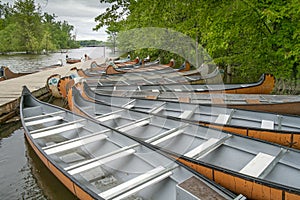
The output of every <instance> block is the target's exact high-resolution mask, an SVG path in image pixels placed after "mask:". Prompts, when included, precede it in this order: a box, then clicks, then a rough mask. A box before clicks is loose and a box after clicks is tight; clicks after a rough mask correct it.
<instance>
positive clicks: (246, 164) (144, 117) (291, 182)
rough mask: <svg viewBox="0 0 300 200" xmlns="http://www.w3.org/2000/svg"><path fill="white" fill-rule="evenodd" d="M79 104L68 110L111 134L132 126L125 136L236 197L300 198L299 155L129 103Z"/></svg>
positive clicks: (267, 143) (282, 199)
mask: <svg viewBox="0 0 300 200" xmlns="http://www.w3.org/2000/svg"><path fill="white" fill-rule="evenodd" d="M72 91H73V89H72ZM74 91H76V90H74ZM69 94H71V93H70V92H69ZM81 100H82V101H81ZM81 100H79V101H77V100H76V99H73V101H72V102H73V103H72V104H73V105H69V106H70V107H71V108H72V109H73V111H74V112H78V113H81V114H84V115H87V116H91V117H93V118H94V119H97V120H98V121H99V123H101V124H104V125H106V126H108V127H111V128H113V127H119V126H127V125H129V124H134V126H135V128H134V129H132V130H126V129H125V130H124V129H122V130H121V131H122V132H123V133H124V134H127V135H130V136H133V137H135V138H138V139H139V140H141V141H145V143H147V144H149V145H151V146H152V147H153V148H155V149H156V150H162V151H164V152H166V153H167V155H171V156H172V157H173V158H176V159H179V161H180V162H182V163H184V164H185V165H187V166H189V167H191V168H192V169H194V170H196V171H198V172H199V173H201V174H203V175H204V176H206V177H207V178H209V179H211V180H213V181H215V182H217V183H219V184H221V185H222V186H223V187H226V188H227V189H229V190H231V191H233V192H234V193H237V194H239V193H241V194H243V195H244V196H246V197H247V198H249V199H263V200H264V199H268V200H271V199H272V200H273V199H281V200H284V199H285V200H286V199H299V198H300V182H299V181H298V180H300V151H299V150H295V149H291V148H286V147H284V146H280V145H276V144H273V143H269V142H266V141H262V140H258V139H254V138H249V137H246V136H241V135H237V134H234V133H230V132H226V131H221V130H217V129H215V128H209V127H205V126H200V125H196V124H194V123H189V122H187V121H185V120H178V119H174V118H170V117H163V116H158V115H154V114H152V113H150V114H149V113H143V112H137V111H132V110H129V109H126V108H129V107H131V105H132V104H131V103H128V104H127V105H124V106H123V108H118V107H114V106H112V105H107V107H106V109H104V107H101V110H98V109H97V107H96V106H95V105H94V106H92V107H86V104H85V103H82V102H84V99H81ZM77 108H78V109H77ZM79 109H80V110H79ZM153 110H155V107H154V108H153ZM95 115H96V116H95ZM184 115H187V114H184ZM153 137H157V138H160V139H159V140H158V141H156V142H152V143H149V142H148V139H149V138H153Z"/></svg>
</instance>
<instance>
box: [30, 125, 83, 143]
mask: <svg viewBox="0 0 300 200" xmlns="http://www.w3.org/2000/svg"><path fill="white" fill-rule="evenodd" d="M83 126H84V125H82V124H79V123H77V124H70V125H66V126H63V127H59V128H54V129H51V130H46V131H41V132H38V133H32V134H31V136H32V138H33V139H38V138H43V137H47V136H51V135H56V134H59V133H63V132H66V131H70V130H75V129H78V128H82V127H83Z"/></svg>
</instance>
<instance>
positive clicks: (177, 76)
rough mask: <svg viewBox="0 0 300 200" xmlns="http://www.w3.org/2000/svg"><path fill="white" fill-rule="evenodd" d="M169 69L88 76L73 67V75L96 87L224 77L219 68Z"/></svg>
mask: <svg viewBox="0 0 300 200" xmlns="http://www.w3.org/2000/svg"><path fill="white" fill-rule="evenodd" d="M172 70H173V69H171V71H169V72H168V73H156V72H151V71H149V72H144V73H127V74H124V75H122V76H114V75H104V74H97V75H95V76H87V75H86V73H85V72H84V71H83V70H82V69H75V68H72V69H71V76H72V77H82V78H86V81H87V82H88V84H89V86H90V87H94V88H96V87H97V86H98V84H100V85H101V86H115V85H125V84H126V85H157V84H164V85H167V84H174V83H182V84H200V83H202V84H204V83H221V82H222V77H221V75H220V73H219V70H218V69H215V70H214V71H213V72H212V73H210V74H206V75H200V74H199V75H192V76H183V75H182V73H181V72H176V71H172Z"/></svg>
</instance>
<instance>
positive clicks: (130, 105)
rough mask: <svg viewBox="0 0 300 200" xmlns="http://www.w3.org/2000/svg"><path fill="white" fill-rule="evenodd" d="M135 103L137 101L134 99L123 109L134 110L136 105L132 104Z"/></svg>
mask: <svg viewBox="0 0 300 200" xmlns="http://www.w3.org/2000/svg"><path fill="white" fill-rule="evenodd" d="M135 101H136V100H135V99H133V100H131V101H129V102H127V103H126V104H124V105H122V107H123V108H126V109H130V108H133V107H134V104H132V103H134V102H135Z"/></svg>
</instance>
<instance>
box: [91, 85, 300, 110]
mask: <svg viewBox="0 0 300 200" xmlns="http://www.w3.org/2000/svg"><path fill="white" fill-rule="evenodd" d="M96 91H97V93H99V94H104V95H113V96H121V97H128V98H139V99H154V100H163V101H171V102H185V103H195V104H202V105H215V106H222V107H227V108H237V109H247V110H253V111H263V112H274V113H278V114H291V115H300V96H299V95H268V94H226V93H222V94H217V93H200V94H195V93H193V92H190V93H187V92H176V91H174V92H168V91H163V90H158V91H134V92H133V91H132V92H127V91H101V90H96Z"/></svg>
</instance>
